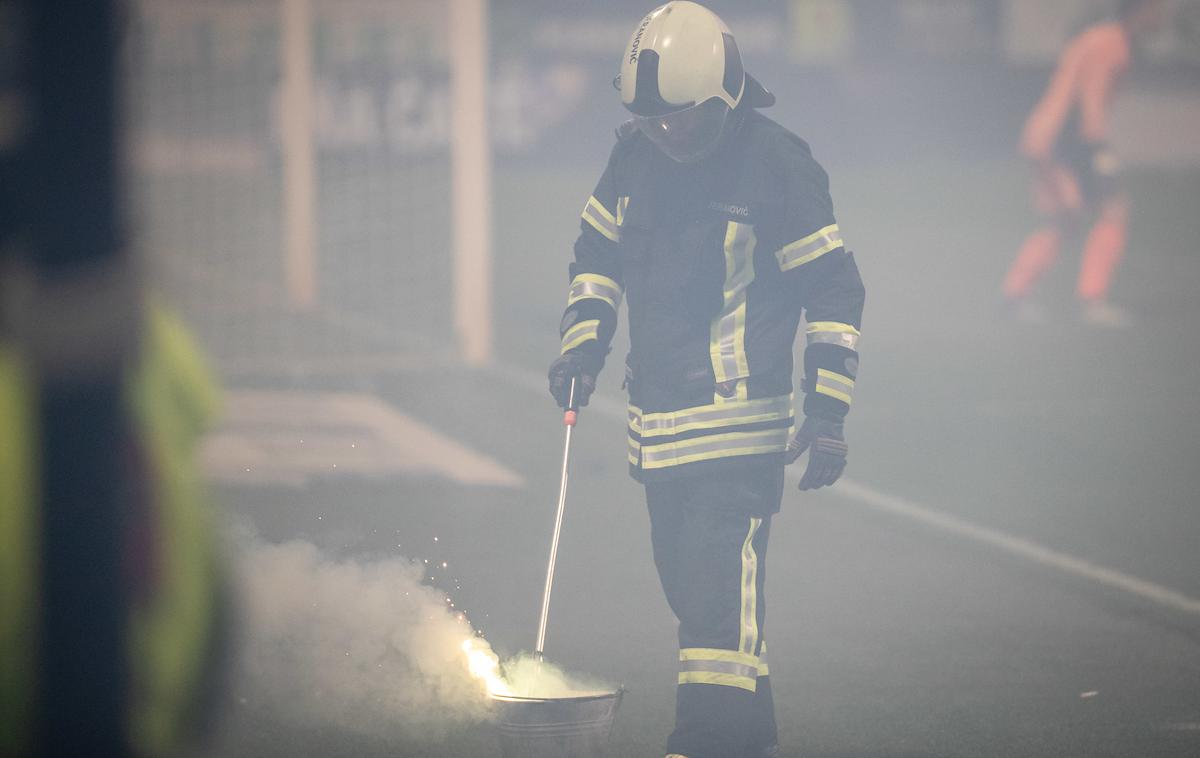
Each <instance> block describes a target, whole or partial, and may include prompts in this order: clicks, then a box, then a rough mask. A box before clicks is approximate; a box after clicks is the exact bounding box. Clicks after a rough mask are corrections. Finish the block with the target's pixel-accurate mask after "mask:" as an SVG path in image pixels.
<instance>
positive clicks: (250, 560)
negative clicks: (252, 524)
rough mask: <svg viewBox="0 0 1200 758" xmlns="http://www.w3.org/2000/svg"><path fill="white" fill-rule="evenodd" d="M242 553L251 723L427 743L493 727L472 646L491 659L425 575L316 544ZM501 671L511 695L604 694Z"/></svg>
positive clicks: (408, 564)
mask: <svg viewBox="0 0 1200 758" xmlns="http://www.w3.org/2000/svg"><path fill="white" fill-rule="evenodd" d="M236 547H237V550H236V553H237V560H236V561H235V562H234V563H235V566H236V573H237V578H238V582H239V585H240V620H239V623H240V628H241V633H240V637H241V638H242V640H241V644H240V646H239V647H240V651H239V663H238V665H237V667H236V671H235V675H234V677H233V682H232V683H231V689H232V693H231V694H232V695H233V703H234V707H235V709H237V710H240V711H241V712H242V715H243V717H245V716H246V715H247V714H253V719H257V720H260V721H261V720H263V719H264V715H265V716H266V720H269V721H271V722H275V723H276V724H277V725H278V726H280V727H283V728H286V727H287V726H288V725H289V724H296V725H303V727H304V728H305V729H314V728H321V727H326V728H329V729H332V730H336V731H338V732H349V733H357V734H360V735H371V736H382V737H398V738H403V739H421V740H430V739H432V740H436V739H439V737H440V736H442V735H444V734H446V733H447V730H449V729H451V728H453V727H455V726H456V725H462V724H465V723H469V722H479V721H483V720H486V719H488V718H490V716H491V708H490V698H489V696H488V688H487V684H486V683H485V682H484V681H483V680H481V679H479V678H477V677H475V676H472V674H471V671H470V666H469V663H468V657H467V655H466V654H465V653H464V643H465V642H467V641H468V640H473V642H472V644H471V645H470V646H469V647H473V648H475V649H480V648H482V649H483V650H484V651H486V653H487V654H488V655H491V649H490V647H488V646H487V643H486V642H484V641H483V640H481V639H479V638H478V637H477V635H476V633H475V631H474V630H473V629H472V627H471V625H470V623H469V622H468V621H467V620H466V619H465V617H464V616H463V615H462V614H461V613H458V612H457V611H454V610H453V609H452V608H451V607H450V602H449V599H448V598H447V597H446V595H445V594H444V593H442V592H441V591H439V590H437V589H436V588H434V587H431V586H429V585H427V584H424V583H423V579H424V572H425V567H424V565H423V564H422V563H420V562H416V561H411V560H408V559H405V558H382V559H378V560H358V559H344V560H334V559H331V558H329V557H328V556H326V555H324V554H323V553H322V552H321V551H320V550H319V549H318V548H317V547H316V546H314V545H313V544H311V543H308V542H303V541H292V542H287V543H283V544H271V543H267V542H264V541H262V540H260V539H257V538H254V537H245V536H243V537H241V538H240V539H237V540H236ZM499 667H500V671H501V672H502V673H503V676H504V679H505V682H504V685H503V686H504V687H505V689H506V691H507V692H509V693H510V694H514V695H520V696H538V697H563V696H569V695H575V694H582V693H583V692H584V691H588V692H597V693H598V692H601V691H604V690H605V687H604V685H602V684H599V683H596V682H582V681H578V680H576V679H574V678H570V677H568V676H567V675H565V674H564V673H563V672H562V671H561V670H560V669H558V668H557V667H554V666H552V665H550V664H548V663H545V664H543V663H539V662H537V661H536V660H534V659H533V658H531V657H529V656H522V657H517V658H514V659H511V660H509V661H505V662H503V663H500V664H499ZM235 717H236V714H235Z"/></svg>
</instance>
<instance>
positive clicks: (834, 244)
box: [775, 224, 842, 271]
mask: <svg viewBox="0 0 1200 758" xmlns="http://www.w3.org/2000/svg"><path fill="white" fill-rule="evenodd" d="M841 246H842V232H841V230H840V229H839V228H838V225H837V224H830V225H829V226H827V227H825V228H824V229H820V230H818V231H816V232H813V233H812V234H810V235H808V236H807V237H805V238H804V239H798V240H796V241H795V242H792V243H791V244H788V245H785V246H783V247H782V248H780V249H779V251H778V252H776V253H775V257H776V258H778V259H779V270H780V271H790V270H791V269H794V268H796V267H798V266H803V265H804V264H805V263H808V262H810V261H814V260H816V259H817V258H820V257H821V256H822V255H824V254H825V253H828V252H830V251H832V250H837V249H838V248H839V247H841Z"/></svg>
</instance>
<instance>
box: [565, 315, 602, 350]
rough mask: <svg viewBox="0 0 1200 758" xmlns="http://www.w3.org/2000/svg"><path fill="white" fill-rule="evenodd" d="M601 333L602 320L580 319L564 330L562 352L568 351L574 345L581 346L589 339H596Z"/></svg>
mask: <svg viewBox="0 0 1200 758" xmlns="http://www.w3.org/2000/svg"><path fill="white" fill-rule="evenodd" d="M599 334H600V320H599V319H589V320H587V321H580V322H579V323H578V324H574V325H573V326H571V327H570V328H569V329H567V331H565V332H563V336H562V352H564V353H565V352H567V351H568V350H570V349H571V348H573V347H579V346H580V345H582V344H583V343H585V342H587V341H588V340H594V339H596V338H597V337H598V336H599Z"/></svg>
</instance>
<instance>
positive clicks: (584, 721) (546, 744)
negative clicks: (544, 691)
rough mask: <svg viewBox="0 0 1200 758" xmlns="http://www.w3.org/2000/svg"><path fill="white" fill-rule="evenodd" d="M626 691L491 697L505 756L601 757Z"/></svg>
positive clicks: (501, 747)
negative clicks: (579, 694) (558, 695)
mask: <svg viewBox="0 0 1200 758" xmlns="http://www.w3.org/2000/svg"><path fill="white" fill-rule="evenodd" d="M624 692H625V690H624V689H618V690H617V691H616V692H605V693H599V694H589V695H582V696H579V697H557V698H535V697H513V696H510V695H493V696H492V700H493V702H494V703H495V704H496V710H497V717H498V718H497V721H498V723H499V726H500V752H501V754H502V755H503V756H504V758H603V756H604V755H605V750H606V747H607V745H608V735H609V732H610V731H612V725H613V719H615V718H616V715H617V706H619V705H620V704H621V695H622V694H624Z"/></svg>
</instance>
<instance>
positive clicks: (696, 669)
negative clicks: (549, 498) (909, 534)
mask: <svg viewBox="0 0 1200 758" xmlns="http://www.w3.org/2000/svg"><path fill="white" fill-rule="evenodd" d="M782 474H783V467H782V466H779V467H778V470H777V471H776V470H775V469H774V468H773V467H770V466H759V465H747V466H745V467H736V468H734V469H732V470H728V469H727V470H722V472H721V474H720V475H717V474H715V473H713V474H701V475H697V476H693V477H684V478H680V479H673V480H667V481H661V482H651V483H647V485H646V495H647V502H648V505H649V509H650V521H651V541H652V544H653V546H654V559H655V564H656V565H657V567H658V571H659V576H660V578H661V579H662V583H663V589H664V591H665V593H666V595H667V601H668V603H669V604H670V606H671V609H672V610H673V611H674V613H675V615H676V617H677V618H678V619H679V642H680V653H679V666H680V668H679V673H678V682H679V685H678V687H677V690H676V715H675V729H674V731H673V732H672V734H671V737H670V739H669V740H668V743H667V750H666V751H665V752H667V753H678V754H680V755H686V756H699V757H700V758H704V757H705V756H718V755H719V756H726V755H730V756H733V755H741V754H742V753H743V751H744V749H745V747H746V746H747V744H749V743H750V742H752V741H757V740H753V738H752V735H757V734H760V733H765V732H764V730H763V729H761V728H760V727H759V725H760V723H764V722H765V723H769V711H770V708H769V707H768V708H765V709H764V708H763V707H762V702H763V700H764V699H763V698H762V697H760V695H759V693H758V689H759V685H760V683H764V684H765V683H766V682H767V681H768V680H766V679H763V678H761V677H760V676H759V663H760V656H761V638H762V627H763V622H764V619H765V606H764V603H763V587H764V583H765V566H766V564H765V559H766V550H767V542H768V538H769V532H770V517H769V514H770V513H773V512H774V511H775V510H777V509H778V502H779V497H780V495H781V493H782ZM760 514H761V515H760ZM752 530H753V534H751V531H752ZM748 536H749V540H747V537H748ZM747 542H749V544H747ZM751 587H752V588H753V597H752V598H750V597H747V595H748V593H747V591H746V590H748V589H749V588H751ZM748 612H752V613H753V616H752V618H753V620H752V621H751V620H750V619H751V617H750V616H749V615H748ZM743 644H746V645H747V646H748V648H749V651H748V652H743V651H742V649H741V646H742V645H743ZM760 711H761V712H762V714H763V717H760Z"/></svg>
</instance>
